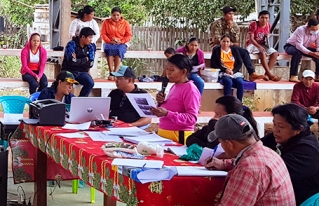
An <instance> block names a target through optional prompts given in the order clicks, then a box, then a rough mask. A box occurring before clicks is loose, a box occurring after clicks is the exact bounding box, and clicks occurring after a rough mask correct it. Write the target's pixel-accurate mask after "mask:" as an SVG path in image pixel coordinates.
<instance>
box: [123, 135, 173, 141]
mask: <svg viewBox="0 0 319 206" xmlns="http://www.w3.org/2000/svg"><path fill="white" fill-rule="evenodd" d="M123 139H125V140H126V141H129V142H132V143H134V144H138V143H139V142H148V143H152V144H171V143H173V141H172V140H170V139H166V138H163V137H161V136H158V135H157V134H155V133H152V134H147V135H140V136H136V137H131V136H123Z"/></svg>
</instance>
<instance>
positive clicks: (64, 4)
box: [61, 0, 71, 46]
mask: <svg viewBox="0 0 319 206" xmlns="http://www.w3.org/2000/svg"><path fill="white" fill-rule="evenodd" d="M70 24H71V0H63V1H61V45H62V46H65V45H66V44H67V43H68V42H69V41H70V38H69V27H70Z"/></svg>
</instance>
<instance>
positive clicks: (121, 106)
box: [109, 66, 152, 127]
mask: <svg viewBox="0 0 319 206" xmlns="http://www.w3.org/2000/svg"><path fill="white" fill-rule="evenodd" d="M111 75H112V76H115V84H116V87H117V89H114V90H113V91H111V93H110V94H109V97H111V106H110V110H111V112H110V117H112V116H117V118H118V119H119V120H121V121H123V122H126V123H130V124H131V125H132V126H137V127H141V126H145V125H148V124H150V123H151V120H152V119H151V118H148V117H140V115H139V114H138V113H137V111H136V110H135V109H134V107H133V106H132V104H131V102H130V101H129V100H128V98H127V97H126V95H125V93H137V94H138V93H147V91H145V90H144V89H140V88H138V87H137V85H136V84H134V81H135V78H136V76H135V73H134V70H133V69H132V68H131V67H128V66H120V68H119V70H118V71H117V72H111Z"/></svg>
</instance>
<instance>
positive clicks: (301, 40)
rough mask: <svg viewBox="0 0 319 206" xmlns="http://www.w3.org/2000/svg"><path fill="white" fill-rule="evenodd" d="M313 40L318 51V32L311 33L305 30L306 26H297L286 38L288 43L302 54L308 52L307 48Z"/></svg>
mask: <svg viewBox="0 0 319 206" xmlns="http://www.w3.org/2000/svg"><path fill="white" fill-rule="evenodd" d="M314 42H315V43H316V45H317V47H316V50H317V51H319V32H318V33H317V34H315V35H312V34H310V33H309V32H308V31H307V26H300V27H298V28H297V29H296V31H295V32H294V33H293V34H292V35H291V37H290V38H289V39H288V40H287V43H288V44H291V45H293V46H295V47H296V48H297V49H298V50H300V51H301V52H302V53H304V54H308V53H309V52H310V50H308V49H307V48H309V47H311V45H312V44H313V43H314Z"/></svg>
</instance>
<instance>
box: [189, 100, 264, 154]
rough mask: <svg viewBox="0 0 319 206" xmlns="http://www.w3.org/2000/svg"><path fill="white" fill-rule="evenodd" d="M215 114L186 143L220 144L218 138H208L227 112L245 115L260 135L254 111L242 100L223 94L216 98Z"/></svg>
mask: <svg viewBox="0 0 319 206" xmlns="http://www.w3.org/2000/svg"><path fill="white" fill-rule="evenodd" d="M214 112H215V116H214V118H213V119H211V120H210V121H209V122H208V125H206V126H204V127H203V128H202V129H199V130H197V131H196V132H195V133H193V134H191V135H190V136H189V137H188V138H187V141H186V145H187V146H188V147H189V146H190V145H192V144H198V145H199V146H201V147H209V148H212V149H214V148H215V146H216V145H218V144H219V141H218V139H216V140H213V141H210V140H209V139H208V134H209V133H210V132H211V131H214V129H215V124H216V122H217V120H218V119H219V118H221V117H222V116H224V115H226V114H239V115H242V116H243V117H245V118H246V119H247V120H248V121H249V123H250V124H251V126H252V127H253V129H254V130H255V133H256V136H257V137H258V136H259V135H258V130H257V122H256V120H255V119H254V117H253V114H252V112H251V111H250V109H249V108H248V107H246V106H243V104H242V103H241V101H239V100H238V99H237V98H236V97H233V96H223V97H220V98H218V99H217V100H216V105H215V108H214Z"/></svg>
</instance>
